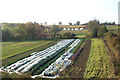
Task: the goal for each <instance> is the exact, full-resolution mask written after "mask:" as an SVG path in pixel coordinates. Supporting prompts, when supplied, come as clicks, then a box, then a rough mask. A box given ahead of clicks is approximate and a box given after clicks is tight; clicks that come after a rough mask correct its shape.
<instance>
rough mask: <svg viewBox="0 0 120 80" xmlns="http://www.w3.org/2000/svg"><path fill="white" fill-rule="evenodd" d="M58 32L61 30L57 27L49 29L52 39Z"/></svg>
mask: <svg viewBox="0 0 120 80" xmlns="http://www.w3.org/2000/svg"><path fill="white" fill-rule="evenodd" d="M60 30H61V29H60V28H59V26H56V25H53V27H52V28H51V29H50V32H51V36H52V38H55V37H56V35H57V33H58V32H59V31H60Z"/></svg>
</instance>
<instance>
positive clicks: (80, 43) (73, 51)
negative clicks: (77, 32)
mask: <svg viewBox="0 0 120 80" xmlns="http://www.w3.org/2000/svg"><path fill="white" fill-rule="evenodd" d="M83 42H84V39H81V41H80V42H79V43H78V45H77V46H75V48H74V49H73V50H72V51H71V53H75V51H76V50H77V49H78V48H79V47H80V46H81V45H82V43H83Z"/></svg>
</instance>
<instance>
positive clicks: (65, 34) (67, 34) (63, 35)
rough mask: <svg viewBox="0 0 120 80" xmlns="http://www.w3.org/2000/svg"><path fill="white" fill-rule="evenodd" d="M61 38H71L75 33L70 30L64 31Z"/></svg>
mask: <svg viewBox="0 0 120 80" xmlns="http://www.w3.org/2000/svg"><path fill="white" fill-rule="evenodd" d="M61 38H68V39H73V38H75V34H72V33H70V32H66V33H64V34H62V37H61Z"/></svg>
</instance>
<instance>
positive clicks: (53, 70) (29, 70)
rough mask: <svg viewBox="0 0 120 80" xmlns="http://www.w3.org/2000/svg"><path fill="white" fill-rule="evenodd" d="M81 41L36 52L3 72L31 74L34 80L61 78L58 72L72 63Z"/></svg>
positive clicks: (76, 40)
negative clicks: (36, 79)
mask: <svg viewBox="0 0 120 80" xmlns="http://www.w3.org/2000/svg"><path fill="white" fill-rule="evenodd" d="M81 41H82V40H80V39H75V40H74V39H65V40H61V41H58V42H57V43H56V44H55V45H52V46H50V47H48V48H47V49H44V50H42V51H39V52H34V53H32V54H30V55H28V56H26V57H24V58H21V59H18V60H17V61H14V62H12V63H9V64H7V65H5V66H3V67H2V68H1V71H2V72H6V73H9V74H12V73H17V74H19V75H22V74H30V75H32V78H35V77H37V76H40V77H48V78H56V77H59V75H58V72H59V71H62V70H63V69H65V68H66V67H67V66H68V65H70V64H71V63H72V60H70V58H71V57H72V56H73V54H74V53H73V52H74V51H75V50H76V49H77V47H78V45H80V42H81ZM3 44H4V43H3ZM21 44H22V43H21ZM36 44H38V43H36ZM74 49H75V50H74Z"/></svg>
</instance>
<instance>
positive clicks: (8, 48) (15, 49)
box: [2, 40, 52, 59]
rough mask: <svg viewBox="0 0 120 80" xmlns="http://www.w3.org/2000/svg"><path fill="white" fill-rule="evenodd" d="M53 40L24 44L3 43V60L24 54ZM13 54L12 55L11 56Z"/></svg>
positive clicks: (25, 42)
mask: <svg viewBox="0 0 120 80" xmlns="http://www.w3.org/2000/svg"><path fill="white" fill-rule="evenodd" d="M50 42H52V40H47V41H45V40H40V41H39V40H38V41H23V42H3V43H2V53H3V54H2V59H6V58H8V57H10V56H13V55H16V54H20V53H23V52H25V51H28V50H31V49H34V48H37V47H40V46H42V45H45V44H47V43H50ZM11 53H12V54H11Z"/></svg>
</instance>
